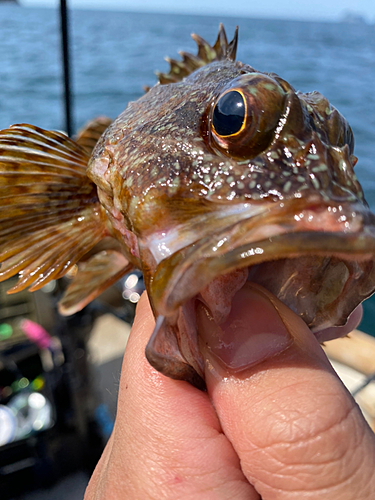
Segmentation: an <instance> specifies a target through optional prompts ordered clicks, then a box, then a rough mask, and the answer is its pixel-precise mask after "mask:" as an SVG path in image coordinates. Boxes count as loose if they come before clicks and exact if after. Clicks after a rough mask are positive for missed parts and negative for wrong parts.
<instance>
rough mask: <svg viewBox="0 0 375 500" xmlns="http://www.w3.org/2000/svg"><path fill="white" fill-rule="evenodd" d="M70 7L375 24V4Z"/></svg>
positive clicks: (314, 0) (199, 0)
mask: <svg viewBox="0 0 375 500" xmlns="http://www.w3.org/2000/svg"><path fill="white" fill-rule="evenodd" d="M20 3H22V5H25V6H49V7H55V6H57V4H58V0H20ZM67 3H68V6H69V7H73V8H74V7H77V8H90V9H91V8H95V9H96V8H99V9H106V10H107V9H115V10H130V11H138V12H142V11H146V12H167V13H191V14H198V15H199V14H202V15H205V14H213V15H229V16H235V17H238V16H245V17H254V18H283V19H298V20H322V21H337V20H340V19H341V18H342V17H343V15H344V14H345V13H346V12H348V11H349V12H353V13H355V14H358V15H361V16H363V17H364V19H365V20H366V21H369V22H374V23H375V0H288V1H285V0H284V1H283V2H282V1H280V0H261V1H259V0H229V1H228V0H225V1H224V0H188V1H184V2H178V0H143V1H141V2H140V1H139V0H67Z"/></svg>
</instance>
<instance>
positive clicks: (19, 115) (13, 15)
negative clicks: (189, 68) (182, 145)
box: [0, 4, 375, 334]
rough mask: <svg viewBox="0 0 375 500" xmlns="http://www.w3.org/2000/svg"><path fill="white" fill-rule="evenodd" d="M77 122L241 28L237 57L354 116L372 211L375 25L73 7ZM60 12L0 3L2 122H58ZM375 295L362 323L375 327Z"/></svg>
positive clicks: (134, 94)
mask: <svg viewBox="0 0 375 500" xmlns="http://www.w3.org/2000/svg"><path fill="white" fill-rule="evenodd" d="M70 21H71V22H70V33H71V42H72V43H71V58H72V61H71V62H72V88H73V96H74V99H73V105H74V113H73V117H74V126H75V129H77V128H79V127H80V126H82V125H83V124H84V122H85V121H87V120H88V119H90V118H93V117H95V116H97V115H107V116H110V117H116V116H117V115H118V114H119V113H120V112H121V111H122V110H123V109H124V108H125V106H126V104H127V102H128V101H130V100H134V99H137V98H138V97H140V96H141V95H142V94H143V86H144V85H149V86H150V85H153V84H154V83H155V82H156V77H155V75H154V73H153V72H154V71H155V70H161V71H167V69H168V65H167V63H166V62H165V61H164V60H163V58H164V56H167V55H168V56H170V57H172V58H178V57H179V56H178V54H177V51H178V50H185V51H189V52H193V53H195V51H196V49H195V44H194V42H193V41H192V40H191V38H190V34H191V33H192V32H195V33H198V34H199V35H201V36H203V37H204V38H205V39H207V40H208V41H210V42H213V41H214V40H215V39H216V35H217V30H218V25H219V22H223V23H224V25H225V28H226V30H227V33H228V38H229V37H231V36H232V35H233V32H234V29H235V26H236V25H237V24H238V25H239V27H240V38H239V47H238V59H239V60H241V61H243V62H246V63H249V64H250V65H251V66H253V67H254V68H256V69H258V70H261V71H267V72H275V73H278V74H279V75H280V76H281V77H282V78H284V79H285V80H288V81H289V82H290V83H291V84H292V85H293V86H294V87H295V88H296V89H298V90H301V91H303V92H308V91H312V90H319V91H320V92H321V93H322V94H324V95H325V96H326V97H327V98H328V99H329V100H330V102H331V103H332V104H333V105H334V106H336V107H337V108H338V109H339V110H340V111H341V112H342V114H343V115H344V116H345V117H346V118H347V119H348V121H349V123H350V124H351V126H352V129H353V131H354V135H355V139H356V148H355V153H356V155H357V156H358V157H359V162H358V164H357V167H356V170H357V175H358V177H359V179H360V181H361V182H362V185H363V187H364V190H365V194H366V197H367V200H368V202H369V204H370V206H371V207H372V209H373V210H375V168H374V165H373V155H374V153H375V28H374V26H369V25H366V24H348V23H319V22H299V21H281V20H268V19H267V20H266V19H246V18H243V17H241V18H235V17H231V18H225V17H201V16H193V15H169V14H168V15H166V14H154V13H152V14H151V13H150V14H144V13H142V14H140V13H139V14H138V13H128V12H114V11H108V12H106V11H89V10H71V11H70ZM59 26H60V25H59V16H58V11H57V9H56V10H55V9H42V8H24V7H19V6H17V5H9V4H8V5H7V4H3V5H0V128H5V127H7V126H8V125H10V124H12V123H20V122H28V123H33V124H35V125H38V126H41V127H44V128H51V129H62V128H63V127H64V118H63V104H62V69H61V53H60V45H61V42H60V31H59ZM374 320H375V299H373V298H372V299H370V300H369V301H367V302H366V304H365V319H364V321H363V323H362V325H361V327H362V329H364V330H366V331H369V332H371V329H373V331H372V333H374V334H375V327H374V326H373V325H374V322H375V321H374Z"/></svg>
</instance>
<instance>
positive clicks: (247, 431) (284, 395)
mask: <svg viewBox="0 0 375 500" xmlns="http://www.w3.org/2000/svg"><path fill="white" fill-rule="evenodd" d="M198 325H199V331H200V336H201V347H202V351H203V352H204V356H205V359H206V381H207V385H208V392H209V394H210V396H211V398H212V401H213V404H214V406H215V408H216V411H217V414H218V416H219V419H220V422H221V425H222V428H223V430H224V432H225V435H226V436H227V437H228V438H229V440H230V441H231V443H232V444H233V447H234V449H235V450H236V452H237V454H238V456H239V457H240V460H241V467H242V470H243V472H244V474H245V476H246V477H247V478H248V480H249V482H250V483H251V484H253V485H254V487H255V489H256V490H257V491H258V493H259V494H260V496H261V498H262V499H263V500H292V499H293V500H297V499H298V500H300V499H316V498H319V499H320V500H322V499H324V500H331V499H335V500H337V499H340V500H349V499H350V500H354V499H355V500H365V499H369V498H373V496H374V493H375V477H374V470H375V443H374V435H373V433H372V431H371V430H370V428H369V427H368V425H367V424H366V422H365V420H364V419H363V416H362V414H361V412H360V410H359V409H358V407H357V406H356V404H355V402H354V400H353V399H352V397H351V396H350V394H349V393H348V392H347V391H346V389H345V388H344V386H343V385H342V384H341V382H340V380H339V379H338V378H337V376H336V375H335V373H334V372H333V370H332V368H331V366H330V364H329V362H328V360H327V358H326V357H325V355H324V353H323V351H322V349H321V347H320V345H319V343H318V342H317V340H316V339H315V337H314V335H313V334H312V333H311V332H310V330H309V329H308V328H307V326H306V325H305V324H304V322H303V321H302V320H301V319H300V318H298V317H297V316H295V315H294V314H293V313H292V312H291V311H290V310H289V309H288V308H287V307H286V306H284V305H283V304H282V303H281V302H279V301H278V300H277V299H275V298H274V297H273V296H272V295H271V294H270V293H269V292H267V291H266V290H265V289H263V288H261V287H259V286H257V285H253V284H250V283H249V284H248V285H246V286H245V287H244V288H243V289H242V290H241V291H239V292H238V294H237V295H236V297H235V298H234V301H233V306H232V312H231V315H230V317H229V318H228V320H227V321H226V322H225V323H224V324H223V325H222V326H221V327H218V326H217V325H216V324H215V323H214V321H213V319H212V318H211V316H210V314H209V311H207V310H206V309H205V308H204V306H202V307H200V308H199V310H198Z"/></svg>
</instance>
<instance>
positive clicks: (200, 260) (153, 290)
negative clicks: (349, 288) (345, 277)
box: [150, 200, 375, 317]
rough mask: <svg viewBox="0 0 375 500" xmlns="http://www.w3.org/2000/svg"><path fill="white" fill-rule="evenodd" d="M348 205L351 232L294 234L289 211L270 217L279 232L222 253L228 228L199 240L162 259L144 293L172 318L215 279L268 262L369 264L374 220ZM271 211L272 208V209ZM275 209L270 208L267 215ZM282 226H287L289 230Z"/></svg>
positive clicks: (240, 225) (373, 249)
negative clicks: (353, 219)
mask: <svg viewBox="0 0 375 500" xmlns="http://www.w3.org/2000/svg"><path fill="white" fill-rule="evenodd" d="M313 203H316V200H313ZM309 204H310V205H311V200H310V201H306V202H305V203H304V206H305V208H306V207H308V206H309ZM332 206H334V204H333V203H326V204H325V206H323V208H324V209H327V210H328V207H332ZM340 206H345V205H344V204H341V205H340ZM352 207H353V204H352V203H347V205H346V206H345V208H346V212H350V213H352V214H353V213H354V214H355V215H356V216H357V217H358V219H357V220H359V219H360V227H359V229H358V230H356V231H350V230H348V231H346V232H345V231H343V230H340V231H339V230H336V231H325V230H322V229H320V230H318V229H316V230H312V231H303V230H298V227H297V228H296V224H295V220H294V214H293V212H290V213H289V217H287V218H286V217H285V213H284V214H283V215H282V216H280V217H277V216H276V217H275V218H273V220H272V225H274V226H275V227H279V229H280V227H283V229H282V230H281V233H279V234H277V231H276V230H275V233H274V234H272V233H271V234H269V235H268V236H267V238H264V239H258V240H254V241H250V240H249V241H246V242H244V243H240V244H238V245H237V246H234V247H233V248H230V249H229V250H228V251H223V252H221V253H217V252H216V251H217V244H218V243H219V242H220V241H223V240H224V239H225V238H227V237H228V234H229V235H230V234H231V233H233V226H228V227H225V228H224V229H221V230H220V231H219V232H217V233H215V234H212V235H210V236H209V237H208V238H205V239H204V242H203V243H202V242H195V243H193V244H191V245H189V246H188V247H185V248H182V249H180V250H179V251H177V252H175V253H173V254H172V255H170V256H169V257H167V258H165V259H163V260H162V261H161V262H160V263H159V265H158V266H157V268H156V270H155V273H154V274H153V278H152V281H151V283H150V294H151V297H152V301H153V306H154V308H155V311H156V312H157V314H161V315H163V316H165V317H173V316H176V313H177V310H178V308H179V307H180V306H181V305H183V304H184V303H186V302H187V301H188V300H189V299H191V298H193V297H194V296H196V295H197V294H199V292H200V291H201V290H202V289H203V288H204V287H205V286H207V285H208V284H209V283H210V282H211V281H212V280H214V279H215V278H216V277H217V276H219V275H223V274H227V273H229V272H231V271H234V270H235V269H239V268H243V267H251V266H253V265H255V264H261V263H264V262H267V261H270V260H277V259H285V258H296V257H302V256H305V255H317V256H334V257H337V258H340V259H342V260H344V261H347V260H350V259H352V260H353V259H354V260H356V261H368V260H373V258H374V255H375V216H374V215H373V214H372V213H371V212H370V211H369V210H368V209H367V208H366V207H365V206H364V205H362V204H360V205H359V207H356V210H353V208H352ZM277 208H278V207H277V206H276V207H275V209H276V210H277ZM276 210H271V212H275V211H276ZM250 220H251V217H250V218H249V219H243V220H241V221H239V222H238V224H237V226H238V227H237V229H238V230H241V229H243V228H244V227H246V224H247V223H249V222H250ZM269 220H270V219H269ZM259 222H261V218H260V221H259ZM288 224H290V227H289V229H288V227H287V226H288ZM270 226H271V224H270ZM245 239H246V238H245ZM215 245H216V251H215V250H214V249H215ZM374 288H375V285H374ZM373 291H374V290H372V291H371V292H370V293H368V294H367V295H366V296H365V297H363V298H362V300H364V299H365V298H367V297H368V296H369V295H371V293H372V292H373ZM362 300H361V301H362Z"/></svg>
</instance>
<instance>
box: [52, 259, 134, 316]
mask: <svg viewBox="0 0 375 500" xmlns="http://www.w3.org/2000/svg"><path fill="white" fill-rule="evenodd" d="M133 268H134V266H133V265H132V264H131V263H129V261H128V260H127V259H126V257H125V256H124V255H123V254H121V253H119V252H117V251H116V250H104V251H102V252H99V253H97V254H95V255H94V256H93V257H91V258H90V259H89V260H88V261H87V262H83V263H79V264H78V272H77V275H76V276H75V277H74V279H73V281H72V283H71V284H70V285H69V286H68V288H67V290H66V292H65V295H64V297H63V299H62V300H61V301H60V303H59V312H60V313H61V314H63V315H65V316H66V315H69V314H73V313H75V312H77V311H79V310H81V309H82V308H83V307H84V306H85V305H87V304H88V303H89V302H91V301H92V300H93V299H95V298H96V297H97V296H98V295H100V294H101V293H102V292H103V291H104V290H105V289H107V288H108V287H109V286H111V285H113V284H114V283H115V282H116V281H118V280H119V279H120V278H121V277H122V276H124V275H125V274H127V273H128V272H129V271H131V269H133Z"/></svg>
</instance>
